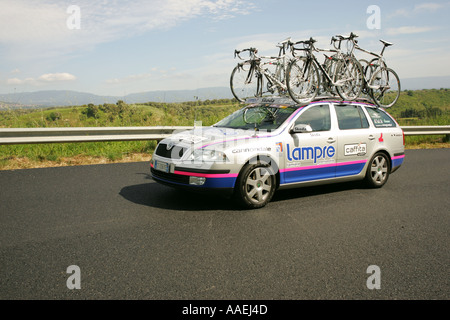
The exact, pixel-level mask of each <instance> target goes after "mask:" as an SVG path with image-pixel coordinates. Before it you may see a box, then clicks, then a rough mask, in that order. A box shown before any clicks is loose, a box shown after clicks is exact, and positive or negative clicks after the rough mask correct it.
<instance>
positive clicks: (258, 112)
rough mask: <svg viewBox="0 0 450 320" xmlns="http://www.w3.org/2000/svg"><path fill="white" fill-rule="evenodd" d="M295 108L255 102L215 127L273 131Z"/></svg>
mask: <svg viewBox="0 0 450 320" xmlns="http://www.w3.org/2000/svg"><path fill="white" fill-rule="evenodd" d="M295 110H297V108H295V107H290V106H284V105H267V104H253V105H249V106H247V107H245V108H243V109H240V110H238V111H236V112H234V113H232V114H231V115H229V116H228V117H226V118H224V119H223V120H221V121H219V122H218V123H216V124H215V125H214V126H213V127H222V128H231V129H258V130H267V131H273V130H276V129H277V128H279V127H280V126H281V124H283V123H284V122H285V121H286V119H287V118H289V116H290V115H291V114H292V113H293V112H294V111H295Z"/></svg>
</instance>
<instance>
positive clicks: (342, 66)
mask: <svg viewBox="0 0 450 320" xmlns="http://www.w3.org/2000/svg"><path fill="white" fill-rule="evenodd" d="M315 42H316V40H314V39H313V38H310V39H309V40H306V41H298V42H296V43H294V44H293V45H292V50H293V51H294V52H295V51H299V50H300V51H303V52H304V53H305V55H304V56H299V57H296V58H295V59H293V60H292V61H291V62H290V63H289V65H288V69H287V73H286V84H287V87H288V93H289V95H290V96H291V98H292V99H293V100H294V101H296V102H297V103H308V102H310V101H312V100H313V99H314V98H315V97H316V96H317V94H318V93H319V91H320V90H319V88H320V86H321V83H322V87H323V88H325V90H327V91H330V90H329V89H327V88H333V87H334V88H335V90H336V92H337V93H338V95H339V96H340V97H341V98H342V99H343V100H355V99H356V98H358V97H359V95H360V93H361V90H362V87H363V81H364V80H363V73H362V68H361V65H360V64H359V63H358V61H357V60H356V59H355V58H354V57H352V56H351V55H349V54H344V53H343V52H342V51H341V50H340V48H339V47H336V48H335V49H334V50H333V49H327V50H325V49H317V48H316V47H315V46H314V43H315ZM295 45H302V46H303V47H302V48H298V47H295ZM319 51H330V52H333V53H334V55H333V57H332V60H334V62H333V64H334V66H333V67H331V66H330V67H326V64H324V65H322V64H320V63H319V61H318V60H317V58H316V57H315V55H314V53H313V52H319ZM319 71H320V74H319Z"/></svg>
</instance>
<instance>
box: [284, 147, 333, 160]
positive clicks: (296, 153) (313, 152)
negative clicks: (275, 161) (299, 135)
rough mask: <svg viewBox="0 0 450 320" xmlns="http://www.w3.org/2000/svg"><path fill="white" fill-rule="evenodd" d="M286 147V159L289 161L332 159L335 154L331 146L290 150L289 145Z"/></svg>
mask: <svg viewBox="0 0 450 320" xmlns="http://www.w3.org/2000/svg"><path fill="white" fill-rule="evenodd" d="M286 147H287V158H288V160H289V161H301V160H314V163H316V162H317V159H325V158H333V157H334V155H335V154H336V149H334V147H333V146H324V147H318V146H316V147H299V148H294V149H291V146H290V145H289V144H287V145H286Z"/></svg>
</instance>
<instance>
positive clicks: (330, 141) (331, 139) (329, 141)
mask: <svg viewBox="0 0 450 320" xmlns="http://www.w3.org/2000/svg"><path fill="white" fill-rule="evenodd" d="M327 142H328V143H333V142H336V139H334V138H328V140H327Z"/></svg>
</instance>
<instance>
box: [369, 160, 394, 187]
mask: <svg viewBox="0 0 450 320" xmlns="http://www.w3.org/2000/svg"><path fill="white" fill-rule="evenodd" d="M389 172H390V163H389V159H388V157H387V156H386V154H384V153H382V152H378V153H376V154H375V155H374V156H373V157H372V159H371V160H370V163H369V166H368V167H367V172H366V178H365V179H366V184H367V185H368V186H369V187H372V188H381V187H382V186H383V185H384V184H385V183H386V182H387V180H388V178H389Z"/></svg>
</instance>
